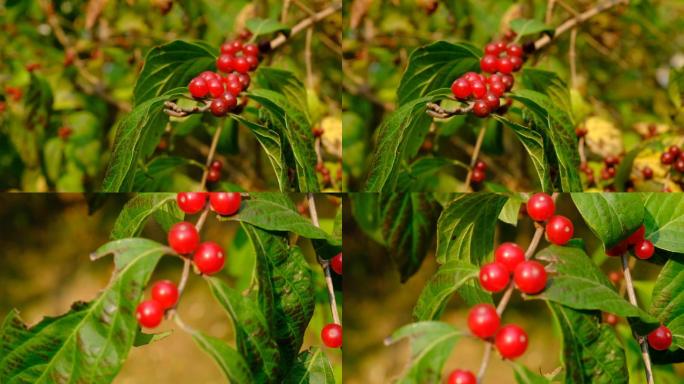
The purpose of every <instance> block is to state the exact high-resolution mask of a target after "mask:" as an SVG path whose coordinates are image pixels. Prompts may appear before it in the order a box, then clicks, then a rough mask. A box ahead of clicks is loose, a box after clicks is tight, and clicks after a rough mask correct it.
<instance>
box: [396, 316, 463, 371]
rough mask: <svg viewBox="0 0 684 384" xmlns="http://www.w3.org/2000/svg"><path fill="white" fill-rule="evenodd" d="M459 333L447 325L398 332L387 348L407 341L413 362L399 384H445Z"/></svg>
mask: <svg viewBox="0 0 684 384" xmlns="http://www.w3.org/2000/svg"><path fill="white" fill-rule="evenodd" d="M461 335H462V333H461V332H460V331H458V330H457V329H456V328H454V327H453V326H451V325H450V324H447V323H442V322H439V321H422V322H419V323H412V324H409V325H406V326H403V327H401V328H400V329H399V330H397V331H395V332H394V333H393V334H392V337H390V338H389V339H388V340H386V341H385V344H386V345H391V344H394V343H396V342H397V341H399V340H401V339H404V338H408V339H409V340H410V342H411V361H410V362H409V364H408V367H407V369H406V372H404V373H403V375H402V377H401V378H400V379H399V380H398V381H397V383H402V384H418V383H437V382H440V381H441V380H442V378H441V373H442V367H443V366H444V362H445V361H446V359H447V358H448V357H449V355H450V354H451V352H452V350H453V349H454V346H455V345H456V341H458V338H459V337H460V336H461Z"/></svg>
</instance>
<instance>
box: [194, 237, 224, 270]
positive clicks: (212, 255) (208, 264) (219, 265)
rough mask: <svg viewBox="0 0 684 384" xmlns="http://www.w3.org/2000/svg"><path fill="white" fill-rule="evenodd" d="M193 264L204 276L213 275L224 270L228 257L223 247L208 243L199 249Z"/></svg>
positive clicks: (201, 245)
mask: <svg viewBox="0 0 684 384" xmlns="http://www.w3.org/2000/svg"><path fill="white" fill-rule="evenodd" d="M192 262H193V263H194V264H195V266H196V267H197V269H198V270H199V271H200V272H201V273H202V274H204V275H213V274H214V273H216V272H219V271H220V270H221V269H223V265H224V264H225V262H226V256H225V253H224V252H223V249H222V248H221V246H219V245H218V244H216V243H214V242H212V241H207V242H204V243H202V244H200V245H199V246H198V247H197V250H196V251H195V254H194V255H193V257H192Z"/></svg>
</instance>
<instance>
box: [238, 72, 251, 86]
mask: <svg viewBox="0 0 684 384" xmlns="http://www.w3.org/2000/svg"><path fill="white" fill-rule="evenodd" d="M238 79H239V81H240V84H242V89H247V87H249V83H251V82H252V78H251V77H249V75H248V74H246V73H240V74H238Z"/></svg>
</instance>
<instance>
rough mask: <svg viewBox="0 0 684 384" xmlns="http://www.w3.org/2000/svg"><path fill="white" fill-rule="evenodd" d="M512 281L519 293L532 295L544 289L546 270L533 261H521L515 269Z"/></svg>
mask: <svg viewBox="0 0 684 384" xmlns="http://www.w3.org/2000/svg"><path fill="white" fill-rule="evenodd" d="M513 280H514V281H515V285H516V286H517V287H518V289H519V290H520V291H521V292H524V293H527V294H530V295H533V294H536V293H539V292H541V291H543V290H544V288H545V287H546V270H544V266H543V265H541V264H539V263H538V262H536V261H534V260H527V261H523V262H522V263H520V264H518V266H517V267H516V268H515V274H514V275H513Z"/></svg>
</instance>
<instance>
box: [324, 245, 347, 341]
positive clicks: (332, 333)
mask: <svg viewBox="0 0 684 384" xmlns="http://www.w3.org/2000/svg"><path fill="white" fill-rule="evenodd" d="M329 265H330V269H332V270H333V271H335V273H337V274H338V275H340V276H342V252H340V253H338V254H337V255H335V256H333V258H332V259H330V261H329ZM321 340H323V344H325V346H326V347H328V348H339V347H341V346H342V326H341V325H339V324H337V323H330V324H327V325H326V326H325V327H323V329H322V330H321Z"/></svg>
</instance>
